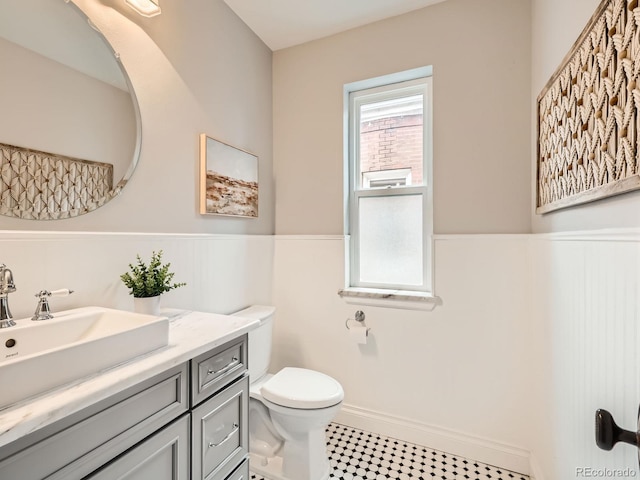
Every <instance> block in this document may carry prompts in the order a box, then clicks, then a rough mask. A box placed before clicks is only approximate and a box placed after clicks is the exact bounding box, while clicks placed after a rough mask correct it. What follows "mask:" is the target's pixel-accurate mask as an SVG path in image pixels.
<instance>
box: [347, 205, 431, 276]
mask: <svg viewBox="0 0 640 480" xmlns="http://www.w3.org/2000/svg"><path fill="white" fill-rule="evenodd" d="M359 203H360V209H359V211H360V219H359V220H360V222H359V227H360V233H359V238H360V245H359V251H360V281H361V282H365V283H375V284H397V285H414V286H417V285H422V274H423V268H422V265H423V262H422V245H423V239H422V231H423V228H422V195H399V196H389V197H362V198H360V202H359Z"/></svg>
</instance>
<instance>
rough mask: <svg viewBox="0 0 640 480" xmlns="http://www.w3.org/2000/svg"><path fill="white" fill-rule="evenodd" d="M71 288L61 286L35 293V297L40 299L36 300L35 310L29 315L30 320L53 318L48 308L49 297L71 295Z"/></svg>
mask: <svg viewBox="0 0 640 480" xmlns="http://www.w3.org/2000/svg"><path fill="white" fill-rule="evenodd" d="M72 293H73V290H70V289H68V288H61V289H59V290H52V291H49V290H40V291H39V292H38V293H36V295H35V296H36V297H38V298H39V299H40V300H39V301H38V305H37V306H36V311H35V313H34V314H33V317H31V320H35V321H39V320H49V319H50V318H53V315H52V314H51V309H50V308H49V297H66V296H68V295H71V294H72Z"/></svg>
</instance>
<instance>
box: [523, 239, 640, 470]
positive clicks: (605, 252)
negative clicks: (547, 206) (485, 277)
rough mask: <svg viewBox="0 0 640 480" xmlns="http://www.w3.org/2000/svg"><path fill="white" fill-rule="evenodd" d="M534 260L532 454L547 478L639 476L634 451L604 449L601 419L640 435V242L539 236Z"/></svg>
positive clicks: (635, 240)
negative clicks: (600, 415)
mask: <svg viewBox="0 0 640 480" xmlns="http://www.w3.org/2000/svg"><path fill="white" fill-rule="evenodd" d="M531 254H532V258H533V260H534V261H533V262H532V294H533V298H534V301H533V310H532V315H533V318H532V346H533V354H534V357H533V358H534V361H533V363H532V380H533V385H534V386H535V388H534V391H533V392H532V394H533V399H534V405H535V408H534V412H535V414H534V417H533V419H532V420H533V421H532V424H531V427H532V433H533V435H532V440H533V441H532V451H533V455H534V457H535V459H536V461H538V462H539V463H540V465H541V467H542V470H543V471H544V474H545V478H546V479H547V480H553V479H563V480H569V479H578V478H585V477H586V476H587V475H586V474H585V471H584V470H583V471H582V472H581V471H580V470H579V469H581V468H582V469H587V468H592V469H625V468H630V469H631V470H632V471H633V473H635V475H638V458H637V451H636V450H635V449H634V448H632V447H630V446H628V445H617V446H616V447H615V448H614V449H613V451H611V452H605V451H603V450H600V449H599V448H598V447H597V446H596V444H595V440H594V415H595V411H596V409H597V408H605V409H607V410H609V411H610V412H611V413H612V414H613V415H614V418H615V419H616V421H617V422H618V424H619V425H620V426H622V427H623V428H627V429H632V430H635V427H636V422H637V420H636V418H637V412H638V403H639V401H640V381H639V380H640V368H639V364H638V345H639V341H640V338H639V335H640V331H639V328H638V319H639V318H638V313H639V310H638V306H639V305H638V301H639V300H638V299H639V298H640V295H638V294H639V292H638V288H639V278H638V275H639V272H640V268H639V267H640V264H639V260H640V236H639V235H637V234H634V233H631V234H629V233H627V234H625V235H618V234H616V233H615V232H611V234H609V235H601V236H599V237H594V236H593V235H591V234H588V233H585V234H582V235H581V234H574V235H571V236H568V237H567V236H563V235H557V236H554V235H550V236H546V237H537V238H536V240H534V241H533V242H532V244H531ZM633 473H632V474H631V475H633ZM627 476H629V474H628V475H627ZM600 477H602V475H600ZM617 477H621V475H617V476H606V475H605V476H604V478H617ZM540 480H541V479H540Z"/></svg>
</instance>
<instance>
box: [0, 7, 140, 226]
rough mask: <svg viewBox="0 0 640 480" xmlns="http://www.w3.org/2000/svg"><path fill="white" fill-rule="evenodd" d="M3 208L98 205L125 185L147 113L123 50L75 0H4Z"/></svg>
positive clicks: (17, 211)
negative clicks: (125, 64)
mask: <svg viewBox="0 0 640 480" xmlns="http://www.w3.org/2000/svg"><path fill="white" fill-rule="evenodd" d="M0 59H1V61H2V75H0V112H1V114H0V214H3V215H8V216H12V217H18V218H25V219H38V220H53V219H62V218H70V217H75V216H78V215H82V214H85V213H88V212H90V211H92V210H95V209H96V208H98V207H100V206H102V205H104V204H105V203H106V202H107V201H109V200H110V199H111V198H113V197H114V196H115V195H117V194H119V193H120V191H121V189H122V188H123V187H124V185H125V184H126V183H127V181H128V180H129V178H130V176H131V174H132V173H133V170H134V168H135V165H136V163H137V161H138V157H139V153H140V128H141V127H140V115H139V111H138V104H137V101H136V98H135V95H134V93H133V89H132V88H131V84H130V82H129V78H128V77H127V75H126V72H125V70H124V69H123V68H122V65H121V63H120V61H119V60H118V58H117V55H115V54H114V52H113V49H112V48H111V47H110V45H109V44H108V43H107V41H106V39H105V38H104V37H103V36H102V34H100V33H99V32H98V31H97V30H96V29H95V28H94V27H92V24H91V22H90V21H89V20H88V19H87V18H86V16H85V15H84V14H83V13H82V12H81V11H80V10H79V9H78V8H76V7H75V5H73V4H72V3H69V2H68V1H65V2H63V1H62V0H57V1H53V0H29V1H25V0H2V2H0Z"/></svg>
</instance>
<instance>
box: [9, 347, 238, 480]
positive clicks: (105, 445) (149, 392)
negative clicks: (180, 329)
mask: <svg viewBox="0 0 640 480" xmlns="http://www.w3.org/2000/svg"><path fill="white" fill-rule="evenodd" d="M248 405H249V378H248V371H247V336H246V335H245V336H243V337H241V338H239V339H235V340H232V341H230V342H228V343H227V344H224V345H222V346H220V347H218V348H215V349H213V350H211V351H210V352H207V353H205V354H204V355H200V356H198V357H196V358H194V359H192V360H190V361H188V362H186V363H184V364H182V365H179V366H176V367H174V368H171V369H169V370H167V371H166V372H164V373H162V374H160V375H156V376H155V377H153V378H151V379H148V380H146V381H144V382H141V383H140V384H138V385H135V386H133V387H130V388H128V389H127V390H125V391H123V392H120V393H118V394H116V395H114V396H112V397H110V398H108V399H106V400H103V401H101V402H98V403H97V404H94V405H92V406H90V407H87V408H86V409H84V410H82V411H80V412H78V413H76V414H73V415H70V416H68V417H66V418H64V419H62V420H60V421H58V422H56V423H54V424H52V425H49V426H47V427H44V428H42V429H41V430H39V431H36V432H35V433H33V434H30V435H27V436H26V437H23V438H21V439H20V440H17V441H15V442H13V443H10V444H8V445H6V446H4V447H1V448H0V480H5V479H6V480H14V479H15V480H18V479H19V480H45V479H46V480H113V479H120V480H248V478H249V474H248V459H247V457H248Z"/></svg>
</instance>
